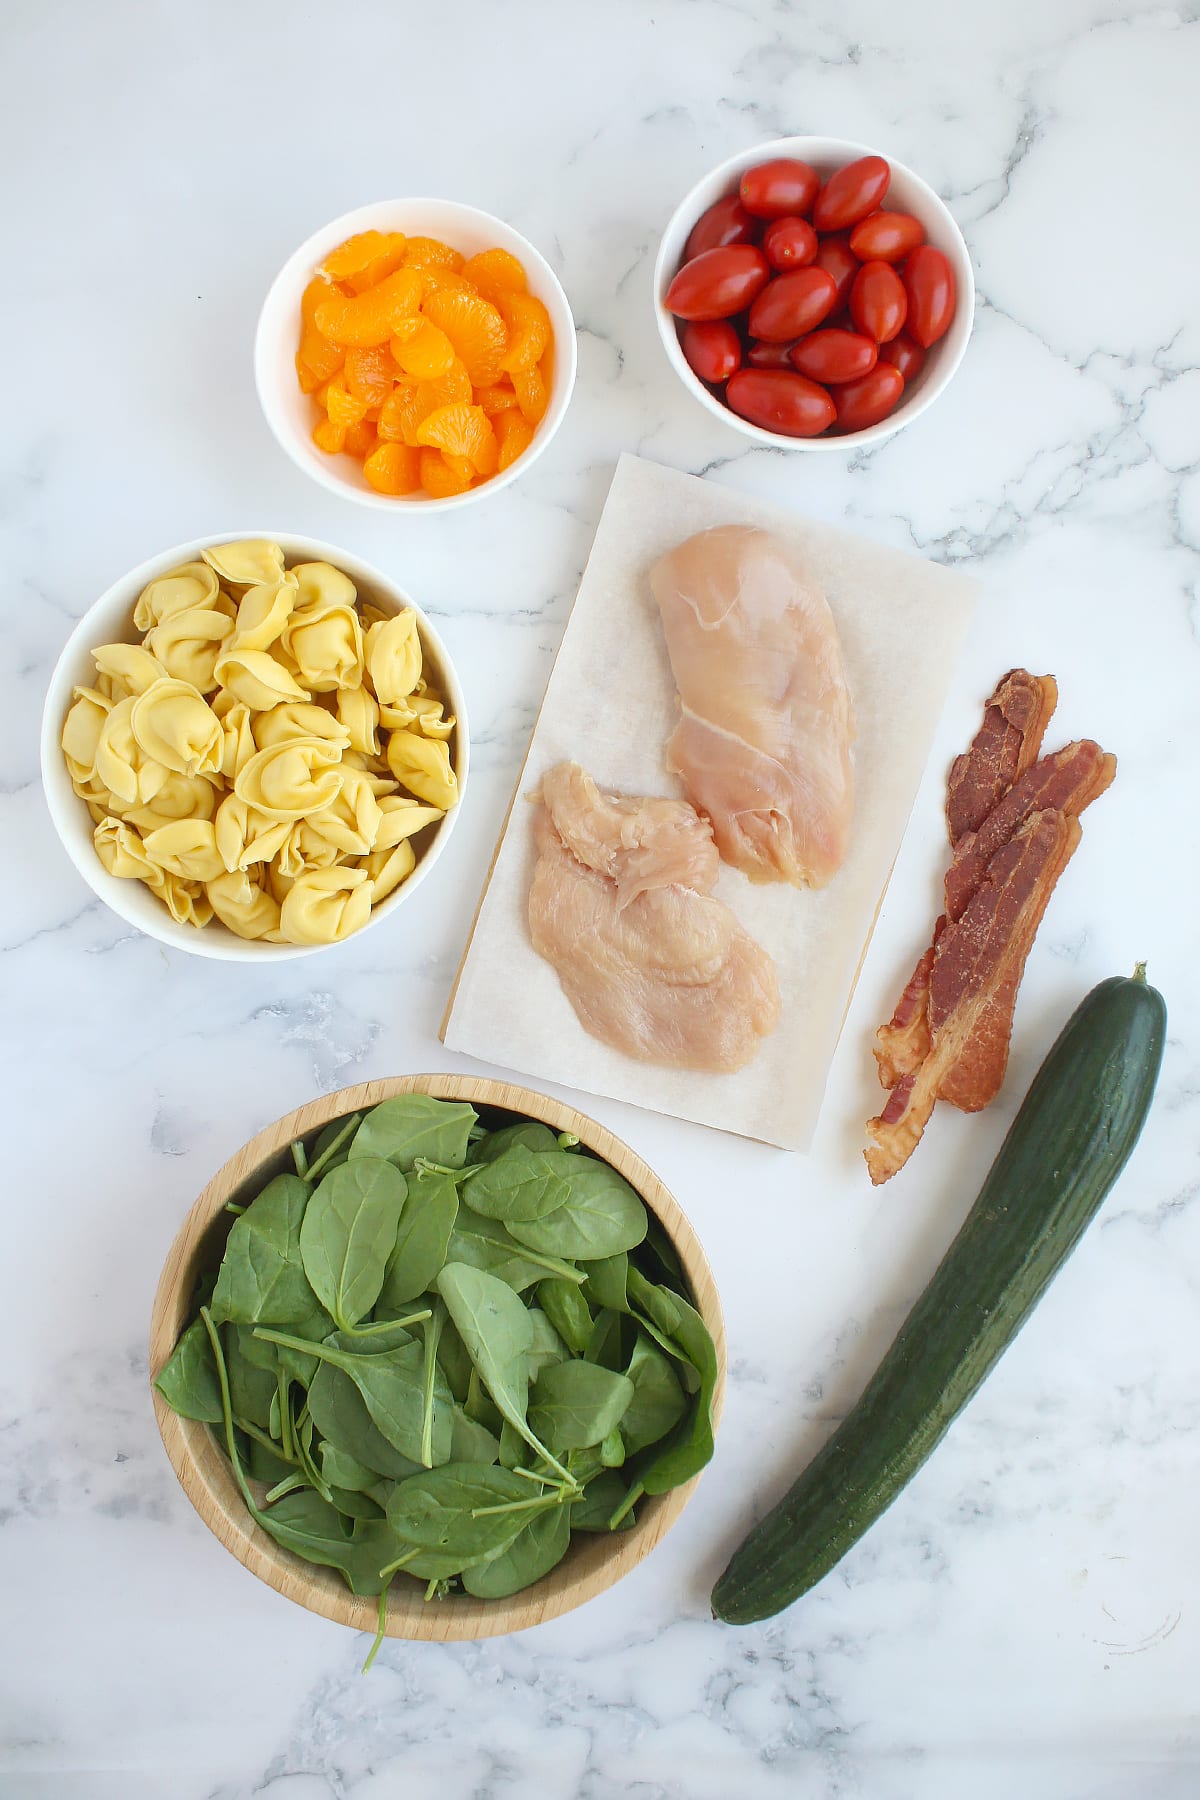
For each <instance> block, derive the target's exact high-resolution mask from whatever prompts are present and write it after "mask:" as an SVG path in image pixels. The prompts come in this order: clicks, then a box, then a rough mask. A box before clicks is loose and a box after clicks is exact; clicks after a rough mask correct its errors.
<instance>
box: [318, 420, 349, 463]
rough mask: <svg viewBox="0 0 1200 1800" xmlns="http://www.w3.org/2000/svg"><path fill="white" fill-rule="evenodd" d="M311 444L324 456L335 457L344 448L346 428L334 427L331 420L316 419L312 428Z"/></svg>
mask: <svg viewBox="0 0 1200 1800" xmlns="http://www.w3.org/2000/svg"><path fill="white" fill-rule="evenodd" d="M313 443H314V444H315V445H316V446H317V449H318V450H324V452H325V454H326V456H337V454H338V453H339V451H341V450H342V449H344V448H345V444H346V427H345V426H344V425H335V424H334V422H333V420H332V419H318V420H317V422H316V424H315V425H314V426H313Z"/></svg>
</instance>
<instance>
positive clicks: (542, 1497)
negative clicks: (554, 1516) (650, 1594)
mask: <svg viewBox="0 0 1200 1800" xmlns="http://www.w3.org/2000/svg"><path fill="white" fill-rule="evenodd" d="M566 1497H567V1496H566V1490H565V1488H561V1487H560V1488H559V1489H558V1491H557V1492H556V1493H553V1494H534V1496H533V1498H532V1499H531V1500H506V1501H504V1503H503V1504H502V1505H500V1506H473V1507H472V1508H471V1517H472V1518H473V1519H489V1518H491V1516H492V1515H493V1513H514V1512H529V1511H530V1510H531V1509H533V1508H535V1507H539V1506H561V1505H562V1503H563V1501H564V1500H565V1499H566Z"/></svg>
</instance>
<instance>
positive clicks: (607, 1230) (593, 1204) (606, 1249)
mask: <svg viewBox="0 0 1200 1800" xmlns="http://www.w3.org/2000/svg"><path fill="white" fill-rule="evenodd" d="M537 1160H538V1161H539V1162H541V1163H543V1164H545V1165H546V1166H548V1167H549V1168H550V1170H551V1171H552V1172H553V1173H555V1174H558V1175H560V1176H561V1177H562V1178H563V1179H564V1180H565V1181H566V1182H567V1183H568V1184H569V1186H570V1190H571V1192H570V1198H569V1199H568V1200H567V1201H566V1203H565V1204H564V1205H562V1206H559V1207H557V1208H556V1209H555V1211H554V1212H551V1213H547V1215H546V1216H545V1218H542V1219H523V1220H516V1219H512V1220H510V1221H509V1230H510V1232H511V1234H512V1236H513V1237H515V1238H516V1240H517V1242H518V1243H519V1244H521V1245H523V1246H524V1247H525V1248H526V1249H528V1250H536V1251H539V1252H540V1253H541V1254H542V1255H545V1256H561V1257H564V1258H572V1259H573V1258H581V1259H584V1260H586V1261H589V1262H592V1261H595V1260H596V1259H597V1258H601V1257H608V1256H616V1255H617V1254H618V1252H620V1251H622V1250H632V1249H633V1247H634V1245H635V1244H640V1243H641V1241H642V1239H643V1238H644V1237H645V1235H646V1208H645V1207H644V1206H643V1204H642V1202H641V1200H640V1198H639V1197H638V1195H637V1194H636V1193H635V1191H634V1190H633V1188H631V1187H630V1185H629V1183H628V1182H627V1181H626V1180H624V1178H623V1177H622V1176H620V1175H618V1174H617V1171H616V1170H615V1169H612V1168H610V1167H609V1165H608V1164H607V1163H602V1162H597V1161H596V1159H595V1158H594V1157H591V1156H576V1155H573V1154H572V1153H571V1152H570V1151H568V1150H555V1151H553V1152H551V1151H546V1152H544V1153H543V1154H541V1155H539V1157H538V1159H537Z"/></svg>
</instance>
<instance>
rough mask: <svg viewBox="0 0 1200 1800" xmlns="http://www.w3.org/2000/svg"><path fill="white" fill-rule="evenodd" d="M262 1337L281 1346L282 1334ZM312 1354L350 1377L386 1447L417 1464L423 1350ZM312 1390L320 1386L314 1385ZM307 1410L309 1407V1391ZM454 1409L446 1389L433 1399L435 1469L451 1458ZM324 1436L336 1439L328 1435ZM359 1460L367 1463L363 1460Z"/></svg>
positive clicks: (332, 1349)
mask: <svg viewBox="0 0 1200 1800" xmlns="http://www.w3.org/2000/svg"><path fill="white" fill-rule="evenodd" d="M259 1331H260V1334H261V1335H264V1336H267V1337H268V1338H269V1339H270V1341H272V1342H278V1341H279V1335H280V1334H276V1333H269V1332H267V1331H266V1330H265V1328H264V1327H261V1326H260V1327H259ZM311 1349H312V1353H313V1355H314V1356H316V1357H318V1358H319V1359H320V1360H321V1361H322V1362H324V1363H329V1364H331V1365H332V1366H333V1367H334V1368H335V1369H338V1370H340V1371H341V1373H342V1374H343V1375H348V1376H349V1377H350V1380H351V1381H352V1382H353V1383H354V1385H355V1387H356V1388H357V1389H358V1391H359V1393H360V1394H361V1396H362V1398H363V1401H364V1403H365V1405H366V1408H367V1411H368V1412H369V1413H370V1415H371V1419H372V1421H373V1423H374V1424H375V1425H377V1426H378V1428H379V1430H380V1431H381V1432H382V1433H383V1435H384V1437H385V1438H386V1439H387V1441H388V1443H389V1444H391V1445H392V1447H393V1448H394V1449H396V1450H399V1452H400V1454H401V1455H402V1456H407V1457H409V1458H410V1459H411V1460H412V1461H413V1462H417V1463H419V1462H420V1460H421V1449H422V1436H423V1429H424V1413H425V1392H424V1377H423V1362H424V1356H423V1352H422V1348H421V1345H420V1344H418V1343H416V1342H415V1341H414V1342H412V1343H408V1344H401V1346H400V1348H399V1349H398V1350H385V1351H382V1352H376V1353H374V1354H371V1353H366V1354H364V1353H363V1352H361V1351H356V1350H341V1349H338V1348H337V1347H336V1346H335V1345H333V1344H314V1345H312V1346H311ZM313 1386H314V1387H315V1386H316V1382H315V1380H314V1383H313ZM309 1404H310V1407H311V1405H312V1395H311V1390H310V1395H309ZM451 1404H452V1402H451V1398H450V1392H449V1389H448V1388H446V1387H445V1385H444V1384H442V1385H441V1392H440V1393H438V1394H437V1395H436V1396H435V1400H434V1405H433V1422H432V1426H431V1428H430V1439H431V1448H432V1455H433V1460H434V1462H435V1463H444V1462H447V1461H448V1460H449V1457H450V1429H451V1411H450V1408H451ZM315 1417H316V1414H315V1411H314V1418H315ZM322 1435H324V1436H330V1435H332V1434H330V1433H328V1432H324V1433H323V1434H322ZM335 1441H336V1440H335ZM352 1453H353V1452H352ZM361 1460H363V1461H367V1460H368V1459H367V1458H365V1457H364V1458H362V1459H361ZM380 1472H381V1473H386V1472H387V1471H386V1470H381V1471H380Z"/></svg>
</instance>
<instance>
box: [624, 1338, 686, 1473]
mask: <svg viewBox="0 0 1200 1800" xmlns="http://www.w3.org/2000/svg"><path fill="white" fill-rule="evenodd" d="M626 1373H627V1374H628V1376H629V1379H630V1381H632V1383H633V1399H632V1400H631V1401H630V1402H629V1411H628V1412H627V1413H626V1414H625V1417H624V1418H623V1419H622V1420H621V1436H622V1438H623V1439H624V1440H625V1451H626V1454H627V1455H629V1456H633V1455H634V1454H636V1452H637V1451H639V1450H644V1449H645V1448H646V1446H647V1445H648V1444H656V1443H657V1442H658V1441H659V1439H660V1438H664V1437H666V1435H667V1433H668V1431H670V1430H671V1429H672V1427H673V1426H675V1425H677V1424H678V1422H679V1420H680V1419H681V1418H682V1417H683V1415H684V1413H685V1412H686V1411H687V1399H686V1396H685V1395H684V1392H683V1389H682V1388H681V1387H680V1385H679V1382H678V1380H677V1378H676V1375H675V1371H674V1369H673V1368H672V1367H671V1363H670V1360H669V1358H667V1357H666V1356H664V1355H663V1353H662V1351H661V1350H660V1349H659V1348H658V1346H657V1345H656V1344H655V1343H653V1342H652V1341H651V1339H650V1338H649V1337H647V1336H646V1334H645V1332H641V1331H639V1333H638V1337H637V1342H636V1343H635V1344H634V1346H633V1355H632V1356H631V1357H630V1359H629V1368H628V1370H627V1371H626Z"/></svg>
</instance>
